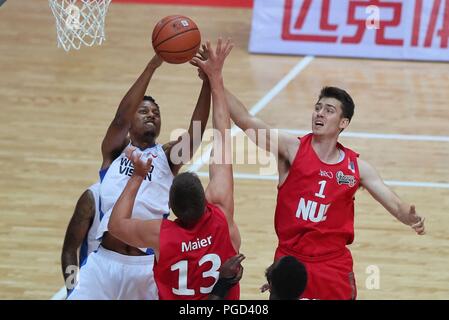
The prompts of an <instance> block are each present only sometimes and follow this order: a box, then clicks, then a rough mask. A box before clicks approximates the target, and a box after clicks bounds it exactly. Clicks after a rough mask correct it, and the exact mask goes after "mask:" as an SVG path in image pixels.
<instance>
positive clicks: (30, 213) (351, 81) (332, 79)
mask: <svg viewBox="0 0 449 320" xmlns="http://www.w3.org/2000/svg"><path fill="white" fill-rule="evenodd" d="M174 13H182V14H184V15H187V16H190V17H191V18H193V19H194V20H195V21H196V22H197V24H198V25H199V27H200V29H201V31H202V34H203V37H204V39H215V38H217V37H218V36H222V37H232V38H233V40H234V42H235V44H236V47H235V49H234V50H233V52H232V54H231V56H230V58H229V59H228V61H227V63H226V66H225V72H224V76H225V83H226V85H227V87H228V88H229V90H231V91H232V92H233V93H235V94H236V95H237V96H238V97H239V98H240V99H241V100H242V101H243V102H244V103H245V105H246V106H247V107H248V108H251V107H252V106H253V105H255V104H256V103H257V102H258V101H260V100H261V99H262V98H263V97H264V96H265V95H266V94H267V92H268V91H270V90H271V89H272V88H273V87H274V86H275V85H276V84H277V83H278V82H279V81H280V80H281V79H282V78H283V77H284V76H285V75H286V74H287V73H288V72H289V71H290V70H291V69H292V68H293V67H294V66H295V65H297V64H298V63H299V62H300V61H301V60H302V59H303V57H294V56H268V55H250V54H248V52H247V43H248V38H249V31H250V21H251V11H250V10H246V9H227V8H207V7H182V8H181V7H174V6H161V5H129V4H128V5H125V4H114V3H113V4H112V5H111V7H110V9H109V13H108V16H107V19H106V34H107V40H106V42H105V43H104V45H102V46H99V47H92V48H86V47H84V48H82V49H81V50H80V51H72V52H69V53H66V52H64V51H63V50H62V49H58V48H57V47H56V32H55V26H54V18H53V15H52V14H51V12H50V9H49V7H48V2H47V1H44V0H33V1H23V0H22V1H7V2H6V3H5V4H4V5H3V6H2V7H0V111H1V116H0V119H1V120H0V163H1V166H0V176H1V179H0V214H1V218H0V257H1V258H0V298H1V299H49V298H51V297H52V296H53V295H54V294H55V293H56V292H57V291H58V290H59V289H60V288H61V286H62V285H63V281H62V275H61V270H60V251H61V246H62V241H63V236H64V232H65V228H66V226H67V223H68V221H69V218H70V216H71V214H72V212H73V208H74V205H75V201H76V200H77V198H78V196H79V195H80V194H81V192H82V191H83V190H84V189H85V188H86V187H88V186H89V185H90V184H91V183H93V182H95V180H96V179H97V170H98V168H99V165H100V161H101V154H100V142H101V140H102V138H103V135H104V133H105V130H106V128H107V126H108V124H109V122H110V120H111V119H112V117H113V115H114V112H115V109H116V107H117V106H118V103H119V102H120V100H121V98H122V96H123V95H124V94H125V93H126V91H127V90H128V88H129V87H130V85H131V84H132V83H133V82H134V80H135V79H136V78H137V76H138V75H139V74H140V72H141V71H142V70H143V68H144V67H145V65H146V63H147V62H148V61H149V59H150V58H151V57H152V49H151V45H150V36H151V31H152V28H153V26H154V25H155V23H156V22H157V21H158V20H159V19H160V18H161V17H163V16H166V15H169V14H174ZM200 85H201V82H200V80H199V79H198V78H197V75H196V70H195V69H194V68H193V67H191V66H190V65H188V64H185V65H178V66H174V65H163V66H162V67H161V68H160V69H159V70H158V71H157V73H156V75H155V77H154V78H153V81H152V82H151V84H150V88H149V90H148V92H149V93H151V94H152V95H154V96H155V97H156V99H157V100H158V102H159V104H160V105H161V111H162V120H163V128H162V134H161V137H160V142H165V141H167V140H168V139H169V137H170V132H171V131H172V130H174V129H176V128H185V127H186V126H187V123H188V121H189V118H190V114H191V111H192V110H193V107H194V105H195V102H196V98H197V95H198V93H199V89H200ZM324 85H336V86H340V87H343V88H346V89H347V90H348V91H349V92H350V93H351V94H352V95H353V97H354V99H355V101H356V105H357V106H356V112H355V116H354V118H353V121H352V124H351V126H350V128H349V130H348V132H349V133H354V134H355V137H343V138H342V142H343V143H344V144H346V145H348V146H350V147H352V148H353V149H355V150H357V151H358V152H360V153H361V155H362V157H363V158H364V159H366V160H368V161H369V162H371V163H372V164H373V165H374V166H376V167H377V168H378V170H379V171H380V172H381V174H382V176H383V178H384V179H385V180H388V181H393V182H395V185H394V186H393V189H394V190H395V192H397V193H398V194H399V195H400V196H401V197H402V198H403V199H405V200H406V201H408V202H411V203H414V204H415V205H416V207H417V210H418V212H419V214H421V215H424V216H425V217H426V223H427V235H425V236H423V237H418V236H416V235H415V234H414V232H413V231H412V230H411V229H410V228H408V227H406V226H404V225H401V224H400V223H399V222H397V221H395V219H394V218H392V217H391V216H390V215H389V213H388V212H386V210H385V209H383V208H382V207H381V206H380V205H379V204H378V203H377V202H376V201H375V200H373V199H372V198H371V197H370V196H369V194H368V193H367V192H366V191H359V192H358V194H357V200H356V223H355V224H356V238H355V242H354V244H353V245H352V246H351V250H352V252H353V255H354V260H355V272H356V279H357V284H358V297H359V299H449V274H448V272H447V270H448V267H447V266H448V263H449V235H448V234H449V233H448V232H447V230H448V228H449V215H448V210H449V169H448V167H449V138H448V137H449V126H448V123H449V110H448V108H447V102H448V101H449V65H448V64H447V63H423V62H421V63H418V62H397V61H396V62H395V61H373V60H354V59H332V58H319V57H318V58H315V59H314V60H313V61H311V62H310V64H309V65H308V66H307V67H306V68H305V69H304V70H303V71H302V72H301V73H300V74H299V75H297V76H296V77H295V78H294V80H293V81H291V82H290V83H289V84H288V85H287V86H286V87H285V88H284V89H283V90H282V91H281V92H280V93H279V94H278V95H276V96H275V97H274V99H273V100H272V101H270V102H269V103H268V105H267V106H266V107H265V108H264V109H263V110H261V111H260V112H259V113H258V116H259V117H261V118H262V119H264V120H265V121H267V122H268V123H269V124H270V125H272V126H274V127H278V128H284V129H295V130H308V129H309V128H310V122H311V113H312V107H313V104H314V103H315V100H316V97H317V95H318V93H319V90H320V88H321V87H322V86H324ZM362 133H363V134H362ZM366 134H368V135H366ZM370 134H371V135H370ZM373 134H379V135H380V136H376V137H374V136H373ZM392 135H400V136H392ZM423 137H427V138H423ZM200 172H207V167H206V166H203V167H202V168H200ZM235 172H236V174H237V176H236V180H235V192H236V196H235V207H236V220H237V222H238V225H239V227H240V231H241V234H242V249H241V251H242V252H243V253H245V254H246V256H247V259H246V260H245V262H244V266H245V274H244V277H243V280H242V283H241V288H242V298H243V299H267V297H268V296H267V295H266V294H260V293H259V290H258V288H259V287H260V285H262V284H263V283H264V269H265V268H266V267H267V266H268V265H269V264H270V263H271V261H272V257H273V252H274V248H275V246H276V237H275V234H274V228H273V216H274V207H275V201H276V182H275V181H273V180H263V179H262V180H261V178H257V176H258V172H259V166H256V165H248V164H246V165H236V166H235ZM242 174H254V176H251V175H250V176H246V177H241V175H242ZM239 175H240V178H239V177H238V176H239ZM255 179H257V180H255ZM204 181H205V182H206V181H207V180H206V179H204ZM406 182H414V183H412V184H411V186H406V185H404V184H405V183H406ZM426 183H428V184H426ZM373 266H374V267H373ZM372 270H378V271H379V272H380V283H379V288H378V289H376V288H371V287H370V286H367V285H366V284H367V282H368V284H370V281H367V280H370V278H369V276H370V272H372Z"/></svg>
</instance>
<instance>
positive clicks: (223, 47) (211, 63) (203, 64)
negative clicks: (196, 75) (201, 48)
mask: <svg viewBox="0 0 449 320" xmlns="http://www.w3.org/2000/svg"><path fill="white" fill-rule="evenodd" d="M233 47H234V44H233V43H232V42H231V40H230V39H228V40H227V41H226V42H225V43H223V40H222V39H221V38H218V41H217V46H216V48H215V50H214V48H213V47H212V45H211V43H210V41H206V50H205V52H206V53H207V60H206V61H203V60H202V59H201V58H199V57H194V58H193V59H192V64H193V65H194V66H197V67H199V68H201V70H203V71H204V73H206V74H207V76H208V77H209V78H210V77H211V76H217V75H221V72H222V69H223V64H224V61H225V59H226V57H227V56H228V55H229V53H230V52H231V50H232V48H233Z"/></svg>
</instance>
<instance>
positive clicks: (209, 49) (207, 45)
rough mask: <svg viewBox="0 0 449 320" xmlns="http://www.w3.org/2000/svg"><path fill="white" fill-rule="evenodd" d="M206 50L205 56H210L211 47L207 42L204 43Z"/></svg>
mask: <svg viewBox="0 0 449 320" xmlns="http://www.w3.org/2000/svg"><path fill="white" fill-rule="evenodd" d="M206 48H207V50H206V52H207V54H208V55H210V54H211V52H212V47H211V45H210V41H209V40H207V41H206Z"/></svg>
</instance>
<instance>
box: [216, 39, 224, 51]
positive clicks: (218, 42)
mask: <svg viewBox="0 0 449 320" xmlns="http://www.w3.org/2000/svg"><path fill="white" fill-rule="evenodd" d="M222 44H223V39H222V38H221V37H219V38H218V41H217V48H216V49H215V54H217V55H219V54H220V53H221V46H222Z"/></svg>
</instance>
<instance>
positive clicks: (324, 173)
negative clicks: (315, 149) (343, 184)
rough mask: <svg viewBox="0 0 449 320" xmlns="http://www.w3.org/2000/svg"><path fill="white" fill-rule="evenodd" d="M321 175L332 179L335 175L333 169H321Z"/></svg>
mask: <svg viewBox="0 0 449 320" xmlns="http://www.w3.org/2000/svg"><path fill="white" fill-rule="evenodd" d="M320 177H325V178H329V179H332V178H333V177H334V174H333V173H332V171H325V170H320Z"/></svg>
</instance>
